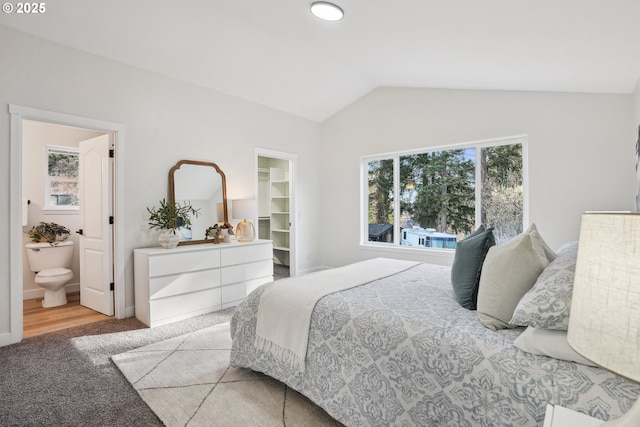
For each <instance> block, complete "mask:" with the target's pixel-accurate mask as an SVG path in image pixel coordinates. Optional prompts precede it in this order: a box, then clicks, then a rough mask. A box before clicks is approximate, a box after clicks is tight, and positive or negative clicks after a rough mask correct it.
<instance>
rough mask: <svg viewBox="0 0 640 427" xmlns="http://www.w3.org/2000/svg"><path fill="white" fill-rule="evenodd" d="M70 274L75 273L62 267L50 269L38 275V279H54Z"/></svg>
mask: <svg viewBox="0 0 640 427" xmlns="http://www.w3.org/2000/svg"><path fill="white" fill-rule="evenodd" d="M69 273H73V272H72V271H71V270H69V269H68V268H62V267H59V268H48V269H46V270H42V271H41V272H39V273H38V274H36V277H40V278H42V279H54V278H56V277H60V276H65V275H67V274H69Z"/></svg>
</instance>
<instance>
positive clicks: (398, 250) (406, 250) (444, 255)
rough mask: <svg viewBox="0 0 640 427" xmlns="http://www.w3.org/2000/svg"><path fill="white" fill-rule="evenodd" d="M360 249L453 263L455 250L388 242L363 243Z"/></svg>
mask: <svg viewBox="0 0 640 427" xmlns="http://www.w3.org/2000/svg"><path fill="white" fill-rule="evenodd" d="M360 249H364V250H367V251H377V252H386V253H389V254H395V256H398V254H404V255H409V256H412V257H413V256H420V257H424V258H426V259H428V260H431V261H425V262H431V263H433V264H441V265H451V263H452V262H453V256H454V254H455V250H444V249H432V248H412V247H410V246H396V245H390V244H389V245H387V244H372V243H361V244H360Z"/></svg>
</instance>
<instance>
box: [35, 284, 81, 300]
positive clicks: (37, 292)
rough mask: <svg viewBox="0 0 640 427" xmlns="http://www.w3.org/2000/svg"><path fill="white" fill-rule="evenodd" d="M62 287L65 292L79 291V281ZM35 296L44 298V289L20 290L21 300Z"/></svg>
mask: <svg viewBox="0 0 640 427" xmlns="http://www.w3.org/2000/svg"><path fill="white" fill-rule="evenodd" d="M64 289H65V293H67V294H73V293H76V292H80V283H72V284H70V285H65V287H64ZM36 298H44V289H42V288H38V289H27V290H26V291H24V292H22V300H23V301H24V300H28V299H36Z"/></svg>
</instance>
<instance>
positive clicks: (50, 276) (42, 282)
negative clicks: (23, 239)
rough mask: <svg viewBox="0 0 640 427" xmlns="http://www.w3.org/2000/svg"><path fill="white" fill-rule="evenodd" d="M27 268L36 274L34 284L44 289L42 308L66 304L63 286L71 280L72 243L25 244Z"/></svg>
mask: <svg viewBox="0 0 640 427" xmlns="http://www.w3.org/2000/svg"><path fill="white" fill-rule="evenodd" d="M26 248H27V259H28V260H29V268H30V269H31V271H33V272H36V273H37V274H36V284H37V285H38V286H40V287H41V288H43V289H44V300H43V301H42V306H43V307H45V308H48V307H57V306H60V305H65V304H66V303H67V293H66V291H65V288H64V285H66V284H67V283H68V282H69V280H71V279H73V271H71V270H69V267H71V259H72V257H73V242H72V241H69V240H64V241H62V242H56V244H55V245H52V244H50V243H27V245H26Z"/></svg>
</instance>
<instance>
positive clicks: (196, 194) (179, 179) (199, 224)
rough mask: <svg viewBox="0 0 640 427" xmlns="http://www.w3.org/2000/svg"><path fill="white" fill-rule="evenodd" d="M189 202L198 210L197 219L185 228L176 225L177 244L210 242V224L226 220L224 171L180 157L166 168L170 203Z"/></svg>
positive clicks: (209, 163)
mask: <svg viewBox="0 0 640 427" xmlns="http://www.w3.org/2000/svg"><path fill="white" fill-rule="evenodd" d="M185 201H189V204H190V205H191V206H193V207H194V208H195V209H197V210H198V212H199V213H200V218H199V219H198V220H194V221H192V223H191V224H190V227H189V228H188V229H184V228H179V229H178V231H179V233H178V234H179V236H180V242H179V243H178V244H179V245H191V244H200V243H212V240H211V239H207V238H206V232H207V229H208V228H209V227H210V226H211V224H217V225H218V227H220V226H221V225H223V224H225V223H228V222H229V218H228V216H227V215H228V214H227V184H226V177H225V175H224V172H222V170H221V169H220V168H219V167H218V165H216V164H215V163H211V162H202V161H198V160H180V161H179V162H178V163H176V164H175V166H173V167H172V168H171V169H170V170H169V202H171V203H176V202H180V203H184V202H185Z"/></svg>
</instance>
